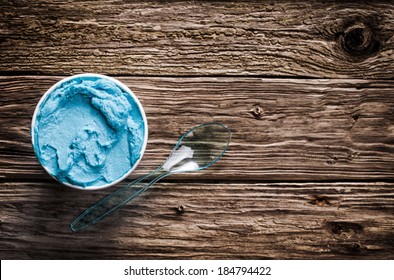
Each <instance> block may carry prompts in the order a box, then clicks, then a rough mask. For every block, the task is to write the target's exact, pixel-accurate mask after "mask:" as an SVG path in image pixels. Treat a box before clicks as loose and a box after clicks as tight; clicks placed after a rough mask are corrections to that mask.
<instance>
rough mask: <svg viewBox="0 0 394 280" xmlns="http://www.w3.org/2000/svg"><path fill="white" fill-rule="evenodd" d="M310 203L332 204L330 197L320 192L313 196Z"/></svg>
mask: <svg viewBox="0 0 394 280" xmlns="http://www.w3.org/2000/svg"><path fill="white" fill-rule="evenodd" d="M309 204H312V205H317V206H329V205H331V203H330V201H329V199H328V197H326V196H324V195H320V194H318V195H314V196H312V197H311V200H310V202H309Z"/></svg>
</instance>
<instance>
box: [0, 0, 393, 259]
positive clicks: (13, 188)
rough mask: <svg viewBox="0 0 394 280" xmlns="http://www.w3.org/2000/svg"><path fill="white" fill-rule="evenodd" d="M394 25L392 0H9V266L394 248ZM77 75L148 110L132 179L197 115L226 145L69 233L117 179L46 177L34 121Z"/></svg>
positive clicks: (4, 89) (2, 47)
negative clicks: (33, 136)
mask: <svg viewBox="0 0 394 280" xmlns="http://www.w3.org/2000/svg"><path fill="white" fill-rule="evenodd" d="M393 34H394V5H393V4H392V3H390V2H388V1H387V2H383V1H382V2H380V3H368V4H365V3H364V4H357V3H335V2H329V3H327V2H315V1H313V2H304V3H292V1H283V2H275V3H269V2H261V1H223V2H217V1H203V2H196V1H193V2H189V1H177V2H166V3H164V2H160V1H109V0H108V1H78V2H75V3H70V1H56V2H55V1H34V2H31V1H2V2H1V4H0V207H1V208H0V209H1V211H0V257H1V259H39V258H40V259H63V258H64V259H124V258H127V259H136V258H138V259H140V258H149V259H154V258H199V259H250V258H253V259H262V258H263V259H265V258H267V259H322V258H324V259H326V258H330V259H365V258H368V259H392V258H393V257H394V245H393V244H394V190H393V188H394V184H393V182H394V156H393V152H394V91H393V89H394V82H393V78H394V36H393ZM83 72H98V73H103V74H108V75H112V76H115V77H117V78H118V79H119V80H121V81H122V82H124V83H125V84H126V85H128V86H129V87H130V88H131V89H132V90H133V91H134V93H135V94H136V95H137V96H138V97H139V98H140V101H141V103H142V104H143V106H144V108H145V111H146V114H147V117H148V123H149V142H148V147H147V150H146V154H145V156H144V159H143V160H142V162H141V164H140V165H139V166H138V168H137V170H136V171H135V173H134V174H133V175H132V176H130V178H129V179H127V181H130V180H132V178H133V177H136V176H138V175H141V174H144V173H146V172H149V171H150V170H152V169H153V168H154V167H155V166H157V165H158V164H160V163H161V162H162V161H163V160H164V159H165V157H166V155H167V153H168V151H169V150H170V149H171V147H172V145H173V143H175V141H176V140H177V138H178V137H179V135H180V134H182V133H183V132H184V131H185V130H187V129H188V128H190V127H191V126H193V125H195V124H198V123H202V122H206V121H212V120H215V121H221V122H223V123H225V124H227V125H228V126H229V127H230V128H231V130H232V132H233V138H232V142H231V145H230V149H229V152H228V153H227V154H226V155H225V157H224V158H223V159H222V160H221V161H219V162H218V163H217V164H216V165H214V166H213V167H212V168H211V169H209V170H206V171H204V172H201V173H194V174H193V173H192V174H187V175H179V176H173V177H168V178H167V179H166V180H165V181H163V182H162V183H159V184H157V185H155V186H153V187H152V188H151V189H150V190H149V191H147V192H146V193H144V194H143V195H142V196H141V197H139V198H138V199H137V200H136V201H135V202H134V203H131V204H129V205H127V206H126V207H124V208H123V209H122V210H120V211H119V212H118V213H117V214H115V215H114V216H113V217H112V218H108V219H106V220H104V221H103V222H102V223H100V224H98V225H96V226H95V227H92V228H90V229H88V230H86V231H84V232H81V233H79V234H72V233H71V232H70V231H69V229H68V223H69V222H70V221H71V219H72V218H73V217H74V216H75V215H76V214H77V213H78V212H79V211H82V210H83V209H84V208H85V207H87V206H89V205H90V204H91V203H93V202H95V201H97V200H98V199H99V198H101V197H102V196H104V195H106V194H108V193H110V192H111V191H113V190H114V188H116V187H113V188H109V189H106V190H101V191H90V192H82V191H77V190H73V189H69V188H66V187H63V186H61V185H60V184H59V183H57V182H56V181H54V180H53V179H51V178H50V177H49V175H47V174H46V173H45V172H44V170H43V169H42V167H41V166H40V164H39V163H38V161H37V159H36V158H35V156H34V153H33V150H32V148H31V142H30V125H31V117H32V114H33V111H34V108H35V106H36V104H37V102H38V100H39V99H40V97H41V96H42V94H43V93H44V92H45V91H46V89H48V88H49V87H50V86H51V85H52V84H53V83H55V82H57V81H58V80H60V79H61V78H63V77H65V76H67V75H69V74H76V73H83Z"/></svg>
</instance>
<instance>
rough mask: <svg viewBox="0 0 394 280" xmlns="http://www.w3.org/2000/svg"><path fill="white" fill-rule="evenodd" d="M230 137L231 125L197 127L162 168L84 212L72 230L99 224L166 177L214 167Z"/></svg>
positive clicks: (175, 148)
mask: <svg viewBox="0 0 394 280" xmlns="http://www.w3.org/2000/svg"><path fill="white" fill-rule="evenodd" d="M230 137H231V133H230V130H229V129H228V127H226V126H225V125H223V124H220V123H205V124H201V125H198V126H195V127H193V128H192V129H190V130H189V131H188V132H186V133H185V134H183V135H182V136H181V138H180V139H179V140H178V143H177V144H176V145H175V147H174V149H173V150H172V152H171V154H170V155H169V156H168V158H167V160H166V161H165V162H164V163H163V164H162V165H161V166H160V167H158V168H157V169H156V170H154V171H153V172H151V173H150V174H148V175H146V176H142V177H140V178H138V179H136V180H135V181H133V182H131V183H130V184H128V185H126V186H125V187H123V188H121V189H119V190H117V191H116V192H114V193H112V194H110V195H108V196H106V197H104V198H103V199H101V200H99V201H98V202H96V203H95V204H94V205H92V206H91V207H89V208H88V209H86V210H85V211H83V212H82V213H81V214H80V215H79V216H78V217H76V218H75V219H74V220H73V221H72V222H71V224H70V228H71V230H72V231H73V232H78V231H80V230H83V229H86V228H87V227H89V226H91V225H93V224H96V223H98V222H99V221H101V220H102V219H103V218H105V217H107V216H108V215H109V214H111V213H113V212H115V211H116V210H118V209H119V208H121V207H122V206H123V205H125V204H126V203H128V202H129V201H130V200H132V199H133V198H135V197H136V196H138V195H139V194H140V193H142V192H143V191H145V190H146V189H147V188H148V187H149V186H151V185H153V184H154V183H156V182H157V181H159V180H160V179H162V178H164V177H167V176H169V175H171V174H174V173H183V172H190V171H198V170H202V169H205V168H208V167H210V166H211V165H212V164H214V163H215V162H216V161H218V160H219V159H220V158H221V157H222V156H223V154H224V153H225V152H226V150H227V147H228V145H229V143H230Z"/></svg>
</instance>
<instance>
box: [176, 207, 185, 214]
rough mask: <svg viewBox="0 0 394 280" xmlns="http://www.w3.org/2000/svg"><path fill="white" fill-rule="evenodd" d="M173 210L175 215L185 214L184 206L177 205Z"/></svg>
mask: <svg viewBox="0 0 394 280" xmlns="http://www.w3.org/2000/svg"><path fill="white" fill-rule="evenodd" d="M175 210H176V213H177V214H180V215H181V214H183V213H185V206H183V205H179V206H178V207H177V208H176V209H175Z"/></svg>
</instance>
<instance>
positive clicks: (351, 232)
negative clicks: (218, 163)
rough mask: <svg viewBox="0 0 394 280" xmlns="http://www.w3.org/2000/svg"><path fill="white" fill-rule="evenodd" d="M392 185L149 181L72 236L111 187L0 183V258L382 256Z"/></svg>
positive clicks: (390, 247) (389, 242)
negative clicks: (79, 219)
mask: <svg viewBox="0 0 394 280" xmlns="http://www.w3.org/2000/svg"><path fill="white" fill-rule="evenodd" d="M393 187H394V186H393V184H392V183H379V182H375V183H320V184H315V183H302V184H297V183H276V184H252V183H251V184H204V183H203V184H200V183H184V184H171V183H159V184H157V185H155V186H153V187H152V188H151V189H149V190H148V191H147V192H145V193H144V194H143V195H142V196H141V197H139V198H137V200H136V201H134V202H133V203H131V204H130V205H127V206H125V208H123V209H121V210H120V211H119V212H118V213H116V214H115V215H114V216H112V217H110V218H107V219H106V220H104V221H102V222H101V223H99V224H97V225H95V226H94V227H91V228H89V229H88V230H86V231H85V232H81V233H79V234H72V233H71V232H70V231H69V229H68V223H69V222H70V221H71V219H72V218H73V217H74V216H75V215H76V214H78V212H79V211H81V210H83V209H84V207H86V206H88V205H90V204H91V203H93V202H94V201H96V200H98V199H99V198H101V197H102V196H103V195H104V194H107V193H109V192H111V191H113V188H112V189H111V188H110V189H107V190H101V191H96V192H81V191H77V190H72V189H68V188H66V187H61V188H59V187H58V185H56V184H54V183H45V182H41V183H31V182H26V183H3V184H2V187H1V190H0V194H1V195H0V205H1V209H2V211H1V212H0V221H1V222H0V234H1V238H0V257H1V259H9V258H17V259H30V258H33V259H37V258H39V259H58V258H59V259H84V258H89V259H125V258H126V259H135V258H155V259H157V258H181V259H183V258H190V259H230V258H237V259H240V258H247V259H267V258H274V259H278V258H279V259H315V258H316V259H325V258H333V259H364V258H365V259H392V258H393V257H394V234H393V230H394V215H393V214H394V193H393ZM180 205H182V206H183V211H182V212H180V211H177V210H176V209H177V208H178V207H179V206H180Z"/></svg>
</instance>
